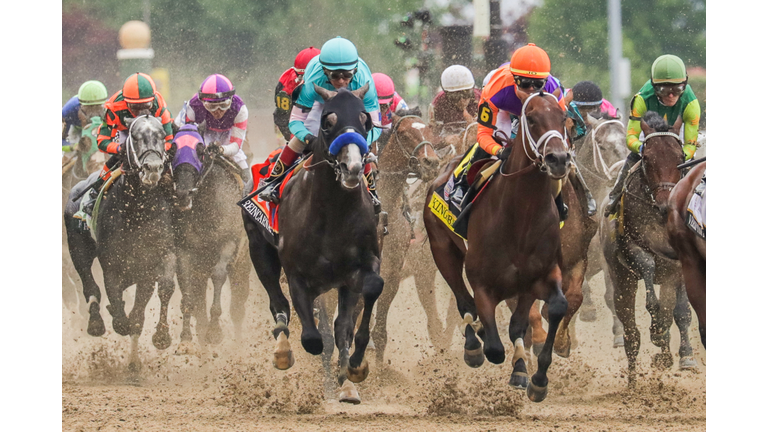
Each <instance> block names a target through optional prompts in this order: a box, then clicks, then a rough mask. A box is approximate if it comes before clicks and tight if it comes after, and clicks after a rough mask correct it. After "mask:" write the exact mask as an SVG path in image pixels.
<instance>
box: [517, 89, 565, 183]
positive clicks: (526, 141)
mask: <svg viewBox="0 0 768 432" xmlns="http://www.w3.org/2000/svg"><path fill="white" fill-rule="evenodd" d="M538 95H541V96H550V97H552V98H553V99H554V100H555V103H557V102H558V101H557V98H556V97H555V95H553V94H552V93H545V92H542V93H539V94H538ZM536 96H537V95H532V96H530V97H528V99H526V100H525V103H523V108H522V109H521V110H520V112H521V113H522V115H521V116H520V131H521V132H520V133H521V135H522V137H521V138H522V140H523V149H524V150H525V155H526V156H527V157H528V159H530V160H531V162H533V163H535V164H536V167H538V168H539V169H540V170H541V171H546V164H545V163H544V156H543V155H544V154H546V153H547V145H548V144H549V140H551V139H552V138H557V139H559V140H560V141H562V142H563V144H565V147H566V149H567V148H568V144H567V143H566V141H565V129H563V133H560V132H559V131H556V130H548V131H547V132H545V133H544V134H543V135H542V136H540V137H539V139H538V140H536V141H535V142H534V141H533V135H531V131H530V127H529V125H528V116H527V115H526V114H525V108H526V107H527V106H528V102H530V101H531V100H532V99H533V98H534V97H536ZM542 143H543V144H544V149H543V150H542V152H543V154H542V153H539V147H540V146H541V145H542ZM529 149H530V151H531V153H533V155H534V156H535V157H531V155H530V154H528V150H529Z"/></svg>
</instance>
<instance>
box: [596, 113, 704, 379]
mask: <svg viewBox="0 0 768 432" xmlns="http://www.w3.org/2000/svg"><path fill="white" fill-rule="evenodd" d="M641 128H642V130H643V133H644V134H645V144H644V151H643V152H642V158H641V160H640V162H638V164H637V165H636V166H635V167H633V169H632V170H631V171H630V174H629V176H628V177H627V181H626V187H625V192H624V195H623V198H622V202H623V204H622V206H621V209H620V210H619V214H618V217H617V218H611V219H608V218H602V219H601V227H600V240H601V244H602V245H603V255H604V257H605V261H606V263H607V267H608V270H609V271H608V273H609V276H610V279H611V281H612V283H613V286H614V304H615V307H616V314H617V315H618V317H619V319H620V320H621V323H622V324H623V325H624V350H625V352H626V354H627V360H628V363H629V385H630V386H634V384H635V379H636V365H637V354H638V351H639V349H640V332H639V331H638V330H637V324H636V323H635V293H636V291H637V282H638V280H640V279H642V280H643V282H644V284H645V292H646V309H647V310H648V312H649V313H650V315H651V342H652V343H653V344H654V345H656V346H658V347H660V348H661V353H658V354H656V355H655V356H654V359H653V362H654V364H655V365H657V366H659V367H664V368H669V367H671V366H672V364H673V359H672V354H671V353H670V348H669V341H670V332H669V329H670V327H671V326H672V319H673V318H674V321H675V323H676V324H677V327H678V329H679V330H680V351H679V354H680V368H681V369H689V368H695V367H696V360H695V359H694V358H693V356H692V354H693V349H692V348H691V345H690V341H689V339H688V327H689V326H690V323H691V312H690V309H689V307H688V297H687V295H686V292H685V288H684V287H683V283H682V282H683V281H682V277H681V268H680V262H679V261H677V254H676V253H675V251H674V250H673V249H672V246H671V245H670V242H669V237H668V236H667V231H666V219H667V211H668V199H669V192H670V191H671V190H672V188H673V187H674V186H675V184H676V183H677V182H678V181H679V180H680V170H678V168H677V165H678V164H680V163H682V162H683V160H684V156H685V155H684V154H683V150H682V143H681V141H680V138H679V136H677V134H676V133H673V132H669V130H670V126H669V125H668V124H667V122H666V120H664V119H663V118H662V117H661V116H659V115H658V114H657V113H655V112H652V111H649V112H647V113H646V114H645V116H643V119H642V121H641ZM654 283H655V284H659V285H661V291H660V293H659V297H658V298H657V296H656V292H655V291H654Z"/></svg>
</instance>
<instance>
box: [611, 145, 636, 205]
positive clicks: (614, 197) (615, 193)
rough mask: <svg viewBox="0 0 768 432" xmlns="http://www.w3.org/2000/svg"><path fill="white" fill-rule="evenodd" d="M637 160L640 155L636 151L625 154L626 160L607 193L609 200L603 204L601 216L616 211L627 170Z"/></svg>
mask: <svg viewBox="0 0 768 432" xmlns="http://www.w3.org/2000/svg"><path fill="white" fill-rule="evenodd" d="M639 160H640V155H639V154H638V153H635V152H631V153H629V155H628V156H627V160H625V161H624V165H623V166H622V167H621V171H620V172H619V177H618V178H617V179H616V183H614V185H613V189H612V190H611V192H610V193H609V194H608V200H609V201H608V204H606V206H605V211H604V212H603V216H605V217H608V216H609V215H611V214H613V213H616V205H617V204H618V202H619V198H620V197H621V192H622V191H623V190H624V182H625V181H626V180H627V176H628V175H629V170H630V168H632V165H634V164H636V163H637V162H638V161H639Z"/></svg>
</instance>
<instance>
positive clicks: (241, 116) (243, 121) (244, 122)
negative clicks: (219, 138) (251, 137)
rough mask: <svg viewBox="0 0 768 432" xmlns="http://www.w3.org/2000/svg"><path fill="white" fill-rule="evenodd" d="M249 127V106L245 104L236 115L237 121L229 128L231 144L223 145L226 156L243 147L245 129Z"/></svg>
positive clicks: (232, 154)
mask: <svg viewBox="0 0 768 432" xmlns="http://www.w3.org/2000/svg"><path fill="white" fill-rule="evenodd" d="M247 128H248V108H246V106H245V104H243V106H241V107H240V112H238V113H237V116H235V122H234V124H233V125H232V128H231V129H230V130H229V144H227V145H224V146H222V150H223V153H224V156H226V157H230V158H231V157H232V156H234V155H236V154H237V152H239V151H240V148H242V147H243V140H244V139H245V131H246V130H247Z"/></svg>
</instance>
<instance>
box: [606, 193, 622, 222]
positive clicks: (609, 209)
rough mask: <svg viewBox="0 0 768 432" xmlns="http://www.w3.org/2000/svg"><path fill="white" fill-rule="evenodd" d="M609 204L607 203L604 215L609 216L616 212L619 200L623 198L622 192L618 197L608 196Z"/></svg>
mask: <svg viewBox="0 0 768 432" xmlns="http://www.w3.org/2000/svg"><path fill="white" fill-rule="evenodd" d="M608 198H609V199H608V204H606V205H605V211H604V212H603V216H604V217H608V216H610V215H612V214H614V213H616V210H617V209H616V207H617V204H618V203H619V200H620V199H621V194H619V196H617V197H616V198H611V197H608Z"/></svg>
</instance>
